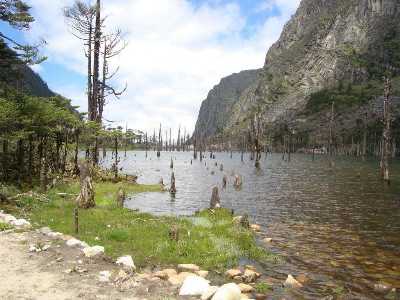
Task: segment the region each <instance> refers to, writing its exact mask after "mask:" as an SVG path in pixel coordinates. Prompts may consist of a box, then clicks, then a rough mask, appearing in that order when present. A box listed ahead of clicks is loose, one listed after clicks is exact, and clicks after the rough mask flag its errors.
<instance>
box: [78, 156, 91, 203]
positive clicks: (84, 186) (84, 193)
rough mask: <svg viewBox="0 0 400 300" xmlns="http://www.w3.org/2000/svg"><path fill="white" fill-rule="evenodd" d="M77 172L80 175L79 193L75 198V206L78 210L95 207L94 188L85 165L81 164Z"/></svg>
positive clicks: (87, 167)
mask: <svg viewBox="0 0 400 300" xmlns="http://www.w3.org/2000/svg"><path fill="white" fill-rule="evenodd" d="M79 171H80V174H81V191H80V193H79V195H78V197H77V198H76V204H77V206H78V207H79V208H85V209H87V208H91V207H95V206H96V202H95V201H94V188H93V184H92V179H91V177H90V170H89V166H88V165H87V163H84V164H81V165H80V166H79Z"/></svg>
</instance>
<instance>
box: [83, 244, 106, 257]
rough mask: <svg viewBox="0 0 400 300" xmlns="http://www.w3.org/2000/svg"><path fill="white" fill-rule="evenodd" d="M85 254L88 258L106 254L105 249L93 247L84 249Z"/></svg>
mask: <svg viewBox="0 0 400 300" xmlns="http://www.w3.org/2000/svg"><path fill="white" fill-rule="evenodd" d="M82 251H83V253H84V254H85V256H86V257H94V256H98V255H101V254H103V253H104V247H102V246H93V247H86V248H83V250H82Z"/></svg>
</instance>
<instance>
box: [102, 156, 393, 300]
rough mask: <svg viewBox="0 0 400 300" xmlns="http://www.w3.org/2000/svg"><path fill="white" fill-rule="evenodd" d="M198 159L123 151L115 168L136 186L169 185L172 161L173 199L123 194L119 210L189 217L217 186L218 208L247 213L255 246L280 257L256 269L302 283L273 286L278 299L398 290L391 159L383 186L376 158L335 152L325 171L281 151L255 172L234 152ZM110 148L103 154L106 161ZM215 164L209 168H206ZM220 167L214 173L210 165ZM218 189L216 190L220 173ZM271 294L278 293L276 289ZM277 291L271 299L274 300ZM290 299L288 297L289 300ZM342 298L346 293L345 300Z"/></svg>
mask: <svg viewBox="0 0 400 300" xmlns="http://www.w3.org/2000/svg"><path fill="white" fill-rule="evenodd" d="M206 156H207V158H206V159H204V160H203V162H200V161H199V160H193V162H192V164H191V159H192V153H189V152H162V153H161V158H157V157H156V154H155V152H149V153H148V158H147V159H146V157H145V152H144V151H128V153H127V156H126V157H124V154H123V153H122V154H121V162H120V167H122V168H123V172H124V173H127V174H135V175H138V176H139V179H138V182H139V183H145V184H154V183H158V182H159V180H160V178H163V180H164V183H166V184H169V180H170V175H171V169H170V160H171V157H172V158H173V162H174V169H173V170H174V173H175V177H176V188H177V190H178V192H177V194H176V196H175V197H173V198H172V197H171V196H170V194H169V193H144V194H139V195H136V196H134V197H132V198H130V199H129V200H128V201H127V203H126V206H127V207H128V208H131V209H139V210H140V211H143V212H150V213H153V214H158V215H161V214H162V215H163V214H168V215H191V214H193V213H194V212H195V211H196V210H201V209H205V208H208V206H209V201H210V197H211V190H212V187H214V186H215V185H218V186H219V187H220V197H221V204H222V206H223V207H227V208H230V209H234V211H235V214H238V215H240V214H245V213H247V214H248V215H249V217H250V219H251V220H252V222H255V223H257V224H260V225H261V226H262V229H263V230H262V234H261V237H271V238H272V242H271V243H270V244H269V245H264V246H265V247H267V248H269V249H270V251H272V252H274V253H278V254H280V255H281V256H282V257H283V258H284V262H283V263H281V264H279V265H263V266H262V267H263V268H264V271H265V273H266V274H267V275H268V276H270V277H272V278H276V279H279V280H282V281H283V280H284V279H285V278H286V276H287V274H289V273H290V274H293V275H298V274H306V276H307V277H308V278H309V282H308V283H307V284H306V285H305V287H304V288H302V289H300V290H297V291H291V292H290V293H289V296H288V291H285V290H284V289H282V291H281V293H282V295H286V296H287V297H293V298H304V299H315V298H321V297H323V296H328V295H334V296H335V295H337V296H343V295H346V296H347V297H349V298H350V299H382V296H381V295H379V294H378V293H376V292H374V285H375V284H378V283H382V284H385V285H390V286H393V287H397V288H399V287H400V188H399V184H398V183H399V182H400V163H399V162H398V161H395V162H394V163H393V164H392V177H393V180H392V184H391V185H390V186H389V187H387V186H385V185H384V184H383V183H382V181H381V179H380V177H379V172H378V171H379V162H378V161H376V160H367V161H366V162H363V161H362V160H361V159H357V158H353V157H337V158H336V162H335V167H334V168H333V169H331V168H330V167H329V163H328V159H327V157H326V156H316V159H315V161H313V160H312V157H311V155H303V154H292V156H291V161H290V162H287V161H283V160H282V155H281V154H272V155H268V156H267V157H265V156H264V155H263V157H262V159H261V169H260V170H256V169H255V168H254V162H253V161H250V160H249V155H248V154H246V155H245V159H244V162H241V159H240V153H233V157H232V158H231V157H230V154H229V153H216V154H215V156H216V159H210V158H209V154H208V153H207V154H206ZM110 160H111V153H108V154H107V157H106V158H105V160H104V165H105V166H110V164H111V162H110ZM216 163H217V166H216V165H215V164H216ZM220 164H223V171H220ZM234 174H239V175H241V176H242V177H243V186H242V189H241V190H239V191H238V190H236V189H234V187H233V177H232V175H234ZM224 175H226V176H228V186H227V188H226V189H222V178H223V176H224ZM278 295H279V293H278ZM277 297H278V296H277ZM289 299H290V298H289ZM346 299H347V298H346Z"/></svg>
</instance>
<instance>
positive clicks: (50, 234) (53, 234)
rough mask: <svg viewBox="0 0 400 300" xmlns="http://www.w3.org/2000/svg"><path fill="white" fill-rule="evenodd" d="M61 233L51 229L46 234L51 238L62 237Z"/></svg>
mask: <svg viewBox="0 0 400 300" xmlns="http://www.w3.org/2000/svg"><path fill="white" fill-rule="evenodd" d="M62 235H63V234H62V233H61V232H53V231H51V232H49V233H48V234H47V236H48V237H51V238H53V239H56V238H60V237H62Z"/></svg>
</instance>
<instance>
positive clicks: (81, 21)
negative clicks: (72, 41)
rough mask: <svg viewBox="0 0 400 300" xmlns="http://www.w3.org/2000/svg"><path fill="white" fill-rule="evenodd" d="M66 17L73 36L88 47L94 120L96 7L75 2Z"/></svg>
mask: <svg viewBox="0 0 400 300" xmlns="http://www.w3.org/2000/svg"><path fill="white" fill-rule="evenodd" d="M64 16H65V19H66V22H67V24H68V25H69V26H70V28H71V29H72V32H71V33H72V34H73V35H74V36H75V37H76V38H78V39H80V40H82V41H83V42H84V45H85V47H86V50H85V55H86V57H87V99H88V113H89V119H91V120H94V118H93V116H94V114H95V107H94V104H93V97H92V93H93V90H92V89H93V73H92V61H93V42H94V28H95V23H94V22H95V19H96V7H94V6H91V5H88V4H86V3H85V2H83V1H79V0H77V1H75V3H74V4H73V5H72V6H70V7H66V8H64Z"/></svg>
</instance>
